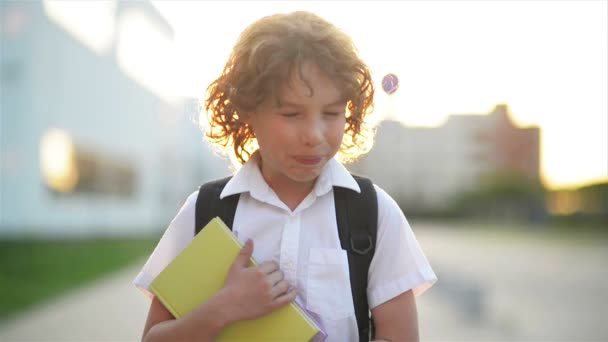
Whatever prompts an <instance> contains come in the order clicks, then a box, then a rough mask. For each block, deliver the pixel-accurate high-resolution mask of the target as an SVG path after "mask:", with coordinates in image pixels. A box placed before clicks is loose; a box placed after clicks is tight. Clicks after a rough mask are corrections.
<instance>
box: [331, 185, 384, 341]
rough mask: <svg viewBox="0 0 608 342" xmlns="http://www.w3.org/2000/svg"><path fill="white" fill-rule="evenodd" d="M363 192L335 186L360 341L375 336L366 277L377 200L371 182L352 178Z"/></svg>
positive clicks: (373, 244)
mask: <svg viewBox="0 0 608 342" xmlns="http://www.w3.org/2000/svg"><path fill="white" fill-rule="evenodd" d="M353 178H355V180H356V181H357V183H358V184H359V187H360V188H361V193H357V192H355V191H352V190H350V189H347V188H341V187H334V201H335V205H336V220H337V223H338V233H339V235H340V244H341V246H342V249H344V250H346V251H347V254H348V268H349V271H350V286H351V291H352V296H353V303H354V306H355V315H356V317H357V326H358V327H359V340H360V341H370V339H372V338H373V337H374V322H373V321H372V320H371V318H370V313H369V304H368V302H367V277H368V270H369V266H370V264H371V262H372V258H373V256H374V248H375V244H376V235H377V231H378V228H377V226H378V201H377V198H376V189H375V188H374V184H373V183H372V182H371V180H369V179H367V178H364V177H360V176H355V175H353Z"/></svg>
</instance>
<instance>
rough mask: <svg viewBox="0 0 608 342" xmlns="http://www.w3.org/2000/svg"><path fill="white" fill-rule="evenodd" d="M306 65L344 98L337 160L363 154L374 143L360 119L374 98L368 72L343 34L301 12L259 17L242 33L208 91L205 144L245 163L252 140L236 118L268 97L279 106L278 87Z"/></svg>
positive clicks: (320, 20)
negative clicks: (229, 151) (230, 151)
mask: <svg viewBox="0 0 608 342" xmlns="http://www.w3.org/2000/svg"><path fill="white" fill-rule="evenodd" d="M308 62H312V63H314V64H316V65H317V66H318V67H319V68H320V69H321V70H322V71H323V72H324V73H325V74H326V75H328V77H330V78H331V79H333V80H334V81H335V82H336V85H337V86H338V88H339V89H342V91H343V96H344V98H345V99H346V103H347V115H346V125H345V129H344V133H345V134H344V138H343V140H342V145H341V148H340V151H339V153H338V158H339V159H340V160H341V161H343V162H348V161H352V160H355V159H356V158H358V157H359V156H360V155H362V154H364V153H367V152H368V151H369V150H370V149H371V145H372V144H373V131H372V129H371V127H370V126H369V125H368V123H367V121H366V120H365V119H366V117H367V116H368V115H369V114H370V113H371V112H372V110H373V99H374V84H373V81H372V78H371V74H370V71H369V68H368V66H367V65H366V64H365V63H364V62H363V61H362V60H361V58H360V57H359V54H358V50H357V48H356V47H355V45H354V43H353V41H352V39H351V38H350V37H349V36H348V35H347V34H345V33H344V32H342V31H341V30H339V29H338V28H337V27H336V26H334V25H332V24H331V23H329V22H327V21H326V20H324V19H323V18H321V17H319V16H317V15H315V14H312V13H309V12H301V11H299V12H292V13H288V14H275V15H271V16H267V17H264V18H261V19H259V20H257V21H256V22H254V23H253V24H251V25H250V26H249V27H247V28H246V29H245V30H244V31H243V32H242V33H241V35H240V37H239V39H238V41H237V43H236V45H235V46H234V48H233V49H232V53H231V55H230V57H229V58H228V61H227V63H226V65H225V67H224V70H223V72H222V74H221V76H220V77H219V78H217V79H216V80H215V81H213V82H212V83H211V84H210V85H209V87H208V88H207V98H206V100H205V109H206V112H207V119H208V122H209V126H208V128H207V132H206V136H207V138H208V140H209V141H210V142H212V143H214V144H216V145H218V146H220V147H223V148H225V149H227V148H230V147H232V148H233V152H234V154H235V157H236V159H237V160H238V161H239V162H240V163H241V164H244V163H245V162H246V161H247V160H248V159H249V157H250V156H251V154H252V153H253V152H254V151H255V149H256V145H257V141H256V139H255V134H254V132H253V131H252V130H251V129H250V128H249V126H248V125H246V124H245V122H243V120H241V118H242V116H241V115H244V114H247V113H251V112H253V111H254V110H255V109H256V107H257V106H258V105H260V104H261V103H262V102H264V101H265V100H266V99H270V98H271V97H274V98H275V99H277V101H278V98H277V96H278V92H279V89H280V87H281V85H283V84H284V83H285V82H287V81H289V79H290V76H291V75H293V72H295V71H298V72H301V67H302V65H303V64H304V63H308ZM309 88H310V86H309Z"/></svg>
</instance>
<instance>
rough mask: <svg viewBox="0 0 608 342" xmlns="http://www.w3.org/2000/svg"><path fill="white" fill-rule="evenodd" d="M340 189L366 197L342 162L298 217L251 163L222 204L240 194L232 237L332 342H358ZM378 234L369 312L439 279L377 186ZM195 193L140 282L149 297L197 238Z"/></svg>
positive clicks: (324, 175) (330, 169)
mask: <svg viewBox="0 0 608 342" xmlns="http://www.w3.org/2000/svg"><path fill="white" fill-rule="evenodd" d="M333 186H341V187H346V188H350V189H353V190H355V191H357V192H360V189H359V186H358V184H357V182H356V181H355V180H354V179H353V177H352V176H351V175H350V173H349V172H348V171H347V170H346V169H345V168H344V166H342V164H340V163H339V162H338V161H336V160H333V159H332V160H331V161H329V162H328V163H327V165H326V166H325V167H324V169H323V171H322V172H321V175H320V176H319V178H318V179H317V182H316V183H315V186H314V188H313V190H312V191H311V193H310V194H309V195H308V196H307V197H306V198H305V199H304V200H303V201H302V202H301V203H300V205H299V206H298V207H297V208H296V209H295V210H294V211H291V210H290V209H289V208H288V207H287V205H285V204H284V203H283V202H281V200H280V199H279V198H278V196H277V195H276V194H275V193H274V191H273V190H272V189H271V188H270V187H269V186H268V184H267V183H266V182H265V181H264V179H263V177H262V174H261V172H260V169H259V167H258V165H257V163H256V161H255V158H251V159H250V160H249V161H248V162H247V163H246V164H245V165H243V167H242V168H241V169H240V170H239V171H238V172H237V173H236V174H235V175H234V177H233V178H232V179H231V180H230V181H229V182H228V183H227V184H226V186H225V188H224V190H223V191H222V193H221V195H220V197H222V198H223V197H225V196H229V195H232V194H237V193H240V194H241V195H240V199H239V202H238V205H237V209H236V213H235V217H234V223H233V228H232V229H233V232H234V233H235V234H236V235H237V238H238V239H239V240H240V241H241V242H245V241H246V240H247V239H252V240H253V241H254V251H253V257H254V259H255V260H256V261H258V262H264V261H268V260H274V261H276V262H278V263H279V265H280V268H281V270H282V271H283V273H284V276H285V279H286V280H287V281H288V282H289V283H290V284H291V285H292V286H294V285H295V286H296V287H297V289H298V299H297V300H298V302H299V303H300V304H301V305H302V307H304V308H306V309H307V310H308V311H309V312H311V313H312V314H313V315H314V316H315V317H316V318H317V319H318V320H319V321H320V323H321V325H322V327H323V329H324V330H325V332H326V333H327V334H328V338H327V340H326V341H358V336H359V335H358V330H357V322H356V318H355V311H354V306H353V302H352V295H351V288H350V280H349V279H350V278H349V271H348V258H347V254H346V251H344V250H342V248H341V246H340V239H339V236H338V228H337V223H336V213H335V208H334V197H333ZM375 188H376V191H377V197H378V235H377V240H376V248H375V254H374V258H373V259H372V263H371V265H370V269H369V276H368V277H369V278H368V288H367V297H368V302H369V307H370V309H372V308H374V307H376V306H378V305H380V304H382V303H384V302H386V301H388V300H390V299H392V298H394V297H396V296H398V295H399V294H401V293H403V292H406V291H408V290H413V292H414V294H415V295H420V294H421V293H422V292H424V291H425V290H426V289H428V288H429V287H431V286H432V284H433V283H434V282H435V281H436V280H437V277H436V276H435V273H434V272H433V270H432V268H431V266H430V265H429V263H428V261H427V259H426V257H425V255H424V253H423V252H422V250H421V249H420V246H419V244H418V241H417V240H416V238H415V236H414V233H413V232H412V230H411V228H410V226H409V223H408V222H407V220H406V218H405V216H404V215H403V213H402V212H401V210H400V208H399V207H398V205H397V204H396V203H395V201H394V200H393V199H392V198H391V197H390V196H389V195H388V194H387V193H386V192H385V191H384V190H382V189H381V188H379V187H378V186H375ZM197 196H198V191H197V192H194V193H192V194H191V195H190V196H189V197H188V199H187V200H186V203H185V204H184V205H183V207H182V208H181V210H180V211H179V212H178V214H177V216H176V217H175V218H174V219H173V221H172V222H171V224H170V225H169V227H168V228H167V230H166V231H165V233H164V235H163V237H162V238H161V240H160V242H159V243H158V245H157V246H156V249H155V250H154V252H153V253H152V255H151V256H150V258H149V259H148V261H147V262H146V264H145V265H144V267H143V268H142V270H141V272H140V273H139V274H138V275H137V277H136V278H135V281H134V284H135V285H136V286H137V287H139V288H140V289H142V290H143V291H144V292H145V293H146V294H148V295H150V293H149V291H148V290H147V289H148V287H149V285H150V283H151V282H152V280H153V279H154V278H155V277H156V276H157V275H158V274H159V273H160V272H161V271H162V270H163V269H164V268H165V266H167V265H168V264H169V263H170V262H171V261H172V260H173V258H175V256H176V255H177V254H178V253H179V252H180V251H181V250H182V249H183V248H184V247H185V246H186V245H187V244H188V243H189V242H190V240H192V238H193V237H194V221H195V205H196V199H197Z"/></svg>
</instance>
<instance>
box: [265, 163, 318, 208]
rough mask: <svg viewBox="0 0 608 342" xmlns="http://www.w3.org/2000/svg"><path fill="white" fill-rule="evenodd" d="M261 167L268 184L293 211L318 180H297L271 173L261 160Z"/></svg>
mask: <svg viewBox="0 0 608 342" xmlns="http://www.w3.org/2000/svg"><path fill="white" fill-rule="evenodd" d="M259 167H260V172H261V173H262V177H263V178H264V180H265V181H266V183H267V184H268V186H270V188H271V189H272V190H273V191H274V193H275V194H276V195H277V196H278V197H279V199H280V200H281V201H282V202H283V203H285V204H286V205H287V207H289V209H291V211H294V210H295V209H296V208H297V207H298V205H300V203H302V201H303V200H304V198H306V196H308V194H309V193H310V192H311V191H312V189H313V187H314V185H315V181H316V180H312V181H309V182H297V181H294V180H292V179H289V178H288V177H286V176H284V175H269V174H267V173H265V172H264V167H263V165H262V163H261V161H259Z"/></svg>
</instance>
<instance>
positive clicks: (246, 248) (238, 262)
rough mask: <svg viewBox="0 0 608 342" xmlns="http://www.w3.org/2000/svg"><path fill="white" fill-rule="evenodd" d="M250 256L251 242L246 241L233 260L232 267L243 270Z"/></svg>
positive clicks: (251, 250)
mask: <svg viewBox="0 0 608 342" xmlns="http://www.w3.org/2000/svg"><path fill="white" fill-rule="evenodd" d="M251 254H253V241H252V240H251V239H248V240H247V241H246V242H245V244H244V245H243V248H241V252H240V253H239V255H237V257H236V258H235V259H234V262H233V263H232V267H238V268H245V267H247V266H248V265H249V259H250V258H251Z"/></svg>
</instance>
